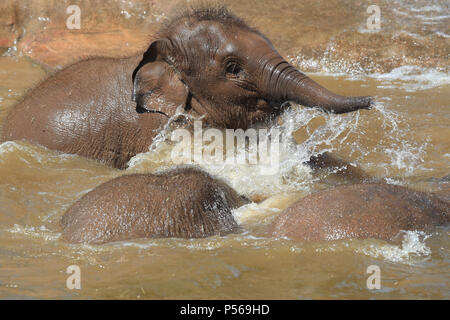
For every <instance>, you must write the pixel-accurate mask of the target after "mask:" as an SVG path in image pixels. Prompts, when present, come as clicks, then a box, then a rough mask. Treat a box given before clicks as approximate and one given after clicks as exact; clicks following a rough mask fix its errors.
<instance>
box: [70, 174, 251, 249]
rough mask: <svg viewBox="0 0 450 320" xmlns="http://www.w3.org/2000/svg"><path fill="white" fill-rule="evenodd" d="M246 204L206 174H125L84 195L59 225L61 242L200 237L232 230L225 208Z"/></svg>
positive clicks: (227, 210) (233, 228)
mask: <svg viewBox="0 0 450 320" xmlns="http://www.w3.org/2000/svg"><path fill="white" fill-rule="evenodd" d="M247 202H248V200H247V199H245V198H243V197H241V196H239V195H238V194H237V193H236V192H235V191H234V190H233V189H232V188H230V187H229V186H228V185H227V184H225V183H224V182H222V181H220V180H216V179H214V178H212V177H211V176H209V175H208V174H207V173H205V172H202V171H200V170H196V169H193V168H179V169H175V170H172V171H169V172H164V173H161V174H156V175H153V174H134V175H125V176H121V177H119V178H116V179H113V180H111V181H108V182H106V183H104V184H102V185H100V186H98V187H97V188H95V189H94V190H92V191H90V192H88V193H87V194H85V195H84V196H83V197H82V198H81V199H79V200H78V201H77V202H75V204H73V205H72V207H70V208H69V210H68V211H67V212H66V213H65V214H64V216H63V218H62V220H61V226H62V228H63V233H62V234H63V238H64V239H65V240H66V241H69V242H72V243H91V244H100V243H105V242H111V241H120V240H129V239H137V238H166V237H176V238H204V237H209V236H213V235H224V234H227V233H230V232H233V231H236V229H237V228H238V226H237V223H236V222H235V220H234V218H233V214H232V212H231V209H233V208H237V207H240V206H242V205H243V204H245V203H247Z"/></svg>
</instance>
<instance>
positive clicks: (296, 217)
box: [270, 183, 450, 241]
mask: <svg viewBox="0 0 450 320" xmlns="http://www.w3.org/2000/svg"><path fill="white" fill-rule="evenodd" d="M449 191H450V190H446V194H447V195H449V194H450V192H449ZM449 222H450V202H448V201H447V198H446V197H445V196H444V194H440V193H436V194H433V193H426V192H419V191H415V190H411V189H409V188H406V187H402V186H395V185H388V184H380V183H373V184H355V185H345V186H339V187H336V188H333V189H328V190H323V191H319V192H316V193H313V194H311V195H309V196H306V197H305V198H303V199H301V200H299V201H297V202H296V203H294V204H293V205H291V206H290V207H289V208H287V209H286V210H284V211H283V212H282V213H280V215H279V216H278V217H277V218H276V219H275V220H274V222H273V223H272V224H271V226H270V233H271V234H272V235H274V236H277V237H287V238H290V239H292V240H297V241H326V240H338V239H345V238H358V239H367V238H375V239H382V240H395V238H396V236H397V235H399V233H400V231H402V230H405V231H407V230H411V231H414V230H419V231H431V230H432V228H433V227H434V226H439V225H446V224H448V223H449Z"/></svg>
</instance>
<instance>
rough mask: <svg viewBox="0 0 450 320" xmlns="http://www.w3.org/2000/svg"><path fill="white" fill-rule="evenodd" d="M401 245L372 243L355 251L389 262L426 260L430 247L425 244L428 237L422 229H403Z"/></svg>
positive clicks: (409, 262) (411, 262)
mask: <svg viewBox="0 0 450 320" xmlns="http://www.w3.org/2000/svg"><path fill="white" fill-rule="evenodd" d="M402 235H403V240H402V244H401V245H392V244H385V245H381V246H380V245H374V244H371V245H369V246H368V247H363V248H358V249H357V250H356V251H357V252H361V253H363V254H365V255H368V256H371V257H374V258H383V259H385V260H387V261H390V262H396V263H404V264H415V263H417V262H421V261H425V260H428V259H429V257H430V255H431V249H430V248H429V247H428V246H427V245H426V240H427V239H428V238H429V237H430V235H429V234H426V233H425V232H422V231H403V232H402Z"/></svg>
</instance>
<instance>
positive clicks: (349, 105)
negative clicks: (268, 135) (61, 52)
mask: <svg viewBox="0 0 450 320" xmlns="http://www.w3.org/2000/svg"><path fill="white" fill-rule="evenodd" d="M149 42H150V41H149ZM289 102H295V103H299V104H301V105H303V106H306V107H317V108H320V109H321V110H323V111H325V112H332V113H337V114H339V113H345V112H351V111H355V110H358V109H370V108H371V105H372V98H371V97H368V96H358V97H345V96H341V95H338V94H335V93H333V92H330V91H329V90H327V89H325V88H324V87H322V86H320V85H319V84H318V83H316V82H315V81H313V80H312V79H310V78H309V77H307V76H306V75H305V74H303V73H302V72H300V71H299V70H297V69H296V68H295V67H294V66H292V65H291V64H289V63H288V62H287V61H286V60H284V59H283V58H282V56H281V55H280V54H279V53H278V52H277V51H276V49H275V48H274V46H273V45H272V43H271V42H270V41H269V39H267V38H266V37H265V36H264V35H263V34H261V33H260V32H259V31H258V30H256V29H254V28H251V27H249V26H248V25H247V24H246V23H245V22H244V21H243V20H242V19H240V18H238V17H236V16H234V15H233V14H231V13H230V12H229V11H228V10H227V9H226V8H225V7H220V6H219V7H204V8H197V9H189V10H187V11H186V12H185V13H183V14H181V15H179V16H177V17H175V18H174V19H172V20H170V21H169V22H168V23H166V24H164V25H163V26H162V27H161V29H160V31H159V32H158V33H157V34H156V35H155V36H154V37H153V41H151V43H150V44H149V47H148V49H147V50H146V51H145V52H143V53H142V54H139V55H136V56H133V57H126V58H101V57H100V58H99V57H97V58H88V59H85V60H82V61H79V62H76V63H74V64H72V65H70V66H68V67H66V68H64V69H62V70H60V71H58V72H57V73H56V74H54V75H53V76H51V77H49V78H48V79H46V80H44V81H43V82H42V83H41V84H39V85H38V86H37V87H36V88H35V89H34V90H32V91H31V92H30V93H29V94H28V95H27V96H26V97H25V98H24V99H23V101H21V102H20V103H19V104H17V105H16V106H15V107H14V108H13V109H12V111H11V112H10V113H9V114H8V115H7V117H6V120H5V123H4V124H3V127H2V133H1V138H0V141H10V140H26V141H29V142H32V143H35V144H39V145H43V146H45V147H47V148H49V149H54V150H59V151H62V152H65V153H70V154H78V155H81V156H84V157H88V158H91V159H95V160H98V161H101V162H103V163H105V164H106V165H109V166H113V167H115V168H120V169H124V168H126V166H127V162H128V161H129V159H131V158H132V157H133V156H134V155H136V154H137V153H141V152H145V151H148V147H149V145H150V144H151V143H152V141H153V139H154V138H155V136H156V135H157V133H158V130H160V128H162V127H164V125H165V124H167V122H168V120H169V119H171V118H172V117H173V116H174V115H176V114H178V113H179V111H181V112H185V113H188V114H192V115H197V116H199V117H202V119H203V122H204V124H206V125H208V126H213V127H218V128H227V129H238V128H241V129H244V130H245V129H247V128H249V127H251V126H253V125H255V124H257V123H260V122H265V121H268V119H273V118H274V117H275V116H277V115H279V114H280V113H281V112H282V111H283V110H284V109H286V108H287V107H288V105H289Z"/></svg>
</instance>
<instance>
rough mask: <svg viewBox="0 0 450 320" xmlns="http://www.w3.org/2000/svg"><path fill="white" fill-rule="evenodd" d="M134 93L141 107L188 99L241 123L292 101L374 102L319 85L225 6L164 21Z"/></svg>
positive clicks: (216, 118) (222, 122) (214, 118)
mask: <svg viewBox="0 0 450 320" xmlns="http://www.w3.org/2000/svg"><path fill="white" fill-rule="evenodd" d="M133 100H134V101H135V102H136V103H137V109H136V110H137V111H138V112H158V113H164V114H166V115H168V116H170V115H172V114H173V111H174V110H175V108H173V107H174V106H180V105H182V106H183V107H184V108H185V109H186V110H189V109H191V110H193V111H195V112H196V113H197V114H199V115H202V116H204V119H205V120H206V122H207V123H208V124H210V125H214V126H218V127H226V128H235V129H236V128H247V127H249V126H251V125H252V124H254V123H256V122H259V121H263V120H265V119H267V118H269V117H271V116H274V115H278V114H279V113H280V111H281V110H282V109H283V107H284V106H286V105H288V104H287V103H286V102H289V101H291V102H295V103H299V104H301V105H304V106H308V107H318V108H320V109H322V110H325V111H328V112H332V113H344V112H350V111H354V110H358V109H369V108H370V104H371V98H370V97H345V96H341V95H338V94H335V93H333V92H330V91H329V90H327V89H325V88H324V87H322V86H320V85H319V84H317V83H316V82H314V81H313V80H311V79H310V78H309V77H307V76H306V75H305V74H303V73H302V72H300V71H299V70H297V69H296V68H294V67H293V66H292V65H290V64H289V63H288V62H286V60H284V59H283V58H282V57H281V55H280V54H279V53H278V52H277V51H276V50H275V48H274V47H273V45H272V43H271V42H270V41H269V40H268V39H267V38H266V37H265V36H264V35H262V34H261V33H260V32H258V31H257V30H255V29H253V28H250V27H249V26H247V25H246V24H245V23H244V22H243V21H242V20H241V19H239V18H237V17H235V16H234V15H232V14H230V13H229V12H228V11H227V10H226V9H225V8H223V7H222V8H208V9H198V10H191V11H188V12H187V13H185V14H183V15H181V16H179V17H178V18H176V19H173V20H172V21H171V22H170V23H168V24H167V25H166V26H165V27H163V28H162V30H161V32H160V33H159V34H158V37H157V40H156V41H154V42H152V43H151V45H150V46H149V48H148V50H147V51H146V52H145V53H144V55H143V58H142V61H141V62H140V63H139V65H138V67H137V68H136V69H135V70H134V73H133ZM168 106H172V108H171V107H168Z"/></svg>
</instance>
